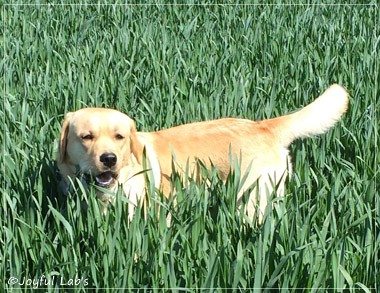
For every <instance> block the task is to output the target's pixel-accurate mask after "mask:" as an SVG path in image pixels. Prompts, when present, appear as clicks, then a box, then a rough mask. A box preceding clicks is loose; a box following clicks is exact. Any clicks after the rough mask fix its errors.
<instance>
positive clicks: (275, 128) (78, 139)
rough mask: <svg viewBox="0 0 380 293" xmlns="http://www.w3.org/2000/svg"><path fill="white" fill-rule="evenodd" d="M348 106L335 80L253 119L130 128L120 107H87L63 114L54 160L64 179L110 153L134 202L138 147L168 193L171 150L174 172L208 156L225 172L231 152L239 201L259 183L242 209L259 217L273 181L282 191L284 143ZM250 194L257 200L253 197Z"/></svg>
mask: <svg viewBox="0 0 380 293" xmlns="http://www.w3.org/2000/svg"><path fill="white" fill-rule="evenodd" d="M347 107H348V94H347V92H346V91H345V90H344V89H343V88H342V87H341V86H339V85H337V84H334V85H332V86H331V87H330V88H329V89H327V90H326V91H325V92H324V93H323V94H322V95H321V96H320V97H319V98H317V99H316V100H315V101H314V102H312V103H311V104H309V105H308V106H306V107H304V108H303V109H301V110H300V111H298V112H295V113H293V114H289V115H285V116H281V117H278V118H273V119H268V120H263V121H258V122H256V121H252V120H247V119H236V118H224V119H219V120H213V121H205V122H195V123H190V124H185V125H181V126H177V127H173V128H169V129H164V130H161V131H156V132H136V129H135V125H134V122H133V120H132V119H131V118H129V117H128V116H127V115H125V114H122V113H120V112H118V111H115V110H111V109H99V108H85V109H81V110H79V111H77V112H74V113H69V114H68V115H67V116H66V119H65V121H64V123H63V127H62V135H61V139H60V151H59V154H58V160H57V161H58V167H59V169H60V171H61V173H62V175H63V178H66V179H65V180H67V178H68V177H75V176H76V172H75V171H76V170H79V171H80V172H82V173H88V172H90V173H92V174H94V175H98V174H101V173H102V172H107V170H108V169H107V168H105V166H104V165H103V164H102V163H101V162H100V159H99V158H100V157H101V155H102V154H104V153H109V152H112V153H115V154H117V157H118V163H117V166H115V168H114V171H115V174H117V182H116V183H118V184H121V185H123V187H124V191H125V193H126V195H127V196H129V197H130V198H131V199H132V202H133V203H137V202H138V201H140V199H142V198H143V197H144V192H145V179H144V176H143V175H139V176H135V177H134V176H133V175H134V174H136V173H138V172H140V171H141V170H143V168H142V153H143V149H144V146H145V148H146V150H147V157H148V159H149V162H150V168H151V169H152V170H153V172H152V173H153V174H154V175H153V177H154V178H152V179H154V180H155V183H156V186H157V187H159V188H161V189H162V191H163V193H164V194H165V195H169V190H170V176H171V173H172V159H173V157H172V155H173V154H174V155H175V164H176V169H177V170H179V171H180V170H183V169H185V166H186V164H187V162H189V163H190V166H191V167H192V168H193V171H194V172H195V173H196V171H197V169H196V161H197V160H201V161H202V162H203V163H204V164H205V165H206V166H208V167H211V163H210V162H212V164H213V165H214V166H215V167H216V168H218V170H219V172H220V175H221V177H222V178H223V179H226V178H227V176H228V173H229V171H230V167H231V166H230V162H229V157H230V156H229V155H230V151H231V152H232V155H235V156H236V157H237V158H240V157H241V159H242V161H241V172H242V174H245V173H246V172H247V174H248V177H247V180H246V182H245V184H244V185H243V187H242V189H241V190H240V191H238V197H237V200H238V201H239V202H240V201H241V196H242V194H243V193H244V191H245V190H247V189H248V188H249V187H250V186H252V185H253V184H255V182H256V181H257V180H258V186H257V187H258V189H255V190H253V191H252V192H251V197H250V200H249V202H248V205H247V212H248V214H249V216H250V217H252V216H253V215H254V213H255V210H256V207H258V209H259V211H260V217H262V215H263V213H264V211H265V208H266V206H267V197H268V195H270V194H271V192H272V191H273V188H274V186H277V187H278V189H277V195H279V196H281V195H282V194H283V193H284V183H285V180H286V178H287V176H288V175H289V174H290V172H291V160H290V157H289V154H288V149H287V147H288V146H289V145H290V144H291V143H292V142H293V141H294V140H295V139H297V138H299V137H305V136H312V135H317V134H322V133H324V132H326V131H327V130H328V129H329V128H331V127H332V126H333V125H334V124H335V123H336V122H337V121H338V120H339V119H340V117H341V116H342V114H343V113H344V112H345V111H346V110H347ZM86 133H94V134H95V135H94V138H93V139H92V140H91V141H90V142H89V141H87V140H86V139H83V138H85V136H83V134H86ZM120 133H122V137H123V139H121V140H120V139H116V138H115V135H117V134H120ZM117 137H119V136H117ZM119 138H120V137H119ZM116 183H115V184H114V185H113V186H110V188H114V186H116ZM130 190H133V191H132V193H131V192H130ZM256 193H258V194H259V203H257V202H256V201H255V198H256ZM131 212H133V208H132V209H131Z"/></svg>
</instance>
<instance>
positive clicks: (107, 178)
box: [95, 172, 114, 187]
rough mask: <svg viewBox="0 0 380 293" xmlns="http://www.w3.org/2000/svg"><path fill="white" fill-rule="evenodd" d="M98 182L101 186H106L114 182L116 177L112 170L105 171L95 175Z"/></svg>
mask: <svg viewBox="0 0 380 293" xmlns="http://www.w3.org/2000/svg"><path fill="white" fill-rule="evenodd" d="M95 180H96V183H97V184H98V185H99V186H102V187H105V186H108V185H110V184H112V183H113V181H114V178H113V176H112V172H104V173H102V174H99V175H98V176H96V177H95Z"/></svg>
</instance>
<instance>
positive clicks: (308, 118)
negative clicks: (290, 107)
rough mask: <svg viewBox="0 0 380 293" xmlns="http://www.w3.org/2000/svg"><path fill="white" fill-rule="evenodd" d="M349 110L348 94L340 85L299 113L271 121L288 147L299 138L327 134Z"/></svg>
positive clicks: (283, 143) (334, 86)
mask: <svg viewBox="0 0 380 293" xmlns="http://www.w3.org/2000/svg"><path fill="white" fill-rule="evenodd" d="M347 108H348V93H347V92H346V90H345V89H344V88H343V87H341V86H340V85H338V84H333V85H332V86H330V87H329V88H328V89H327V90H326V91H325V92H324V93H323V94H322V95H321V96H319V97H318V98H317V99H316V100H315V101H314V102H312V103H311V104H309V105H307V106H306V107H304V108H303V109H301V110H300V111H298V112H295V113H293V114H290V115H285V116H281V117H278V118H274V119H270V120H268V122H270V123H273V124H272V125H271V126H272V129H275V131H276V132H277V134H278V135H279V136H280V137H281V141H282V145H283V146H288V145H290V144H291V143H292V141H294V140H295V139H297V138H299V137H305V136H313V135H318V134H322V133H324V132H326V131H327V130H328V129H329V128H331V127H332V126H334V124H335V123H336V122H337V121H338V120H339V119H340V117H341V116H342V115H343V114H344V112H346V110H347Z"/></svg>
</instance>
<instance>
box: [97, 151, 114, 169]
mask: <svg viewBox="0 0 380 293" xmlns="http://www.w3.org/2000/svg"><path fill="white" fill-rule="evenodd" d="M100 162H102V163H103V164H104V165H105V166H107V167H109V168H111V167H112V166H115V164H116V162H117V157H116V155H115V154H114V153H104V154H102V155H101V156H100Z"/></svg>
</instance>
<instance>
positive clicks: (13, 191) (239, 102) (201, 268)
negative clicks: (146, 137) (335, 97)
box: [0, 1, 380, 292]
mask: <svg viewBox="0 0 380 293" xmlns="http://www.w3.org/2000/svg"><path fill="white" fill-rule="evenodd" d="M330 2H331V1H330ZM373 3H375V1H373ZM377 10H378V7H376V5H375V4H372V5H340V6H334V5H297V6H291V5H290V6H289V5H288V6H284V5H257V6H254V5H251V6H249V5H233V4H231V5H198V6H193V5H183V6H181V5H177V6H169V5H168V6H163V5H150V6H148V5H140V6H132V5H130V6H123V5H71V6H69V5H64V6H53V5H42V6H37V5H30V6H26V5H18V6H16V5H8V6H3V8H2V10H1V19H2V20H3V21H2V31H3V37H2V44H3V45H2V46H1V47H2V49H1V50H2V52H3V53H4V54H3V56H4V58H3V59H2V62H1V72H2V84H3V91H2V93H3V94H2V96H3V100H4V102H3V107H2V110H0V113H1V119H2V121H3V123H1V133H0V135H1V145H2V146H3V147H2V151H3V156H2V158H1V160H2V162H1V166H2V181H1V182H2V184H1V194H2V208H1V210H0V213H1V219H2V224H1V234H2V238H1V247H2V249H1V254H0V263H1V264H2V265H1V266H0V276H1V286H0V288H4V290H12V292H19V291H22V292H29V291H31V290H32V289H34V288H42V289H43V291H44V292H45V291H46V292H57V291H58V289H61V291H60V292H64V291H75V292H84V291H88V290H93V291H95V290H96V289H97V290H98V291H99V292H103V291H108V292H114V291H116V289H115V288H118V289H117V290H118V291H122V288H125V290H128V291H133V292H136V291H138V290H137V289H141V290H140V292H171V291H172V292H253V291H255V292H272V291H274V292H276V291H277V292H301V291H304V292H343V291H344V292H375V291H376V288H378V287H379V284H380V261H379V258H378V256H379V255H380V236H379V225H380V217H379V215H380V204H379V191H378V187H379V185H378V183H379V181H376V178H378V177H379V171H378V168H377V167H378V165H379V157H378V156H376V154H377V145H378V143H379V142H378V140H377V135H378V131H379V122H378V121H377V119H376V117H377V116H378V115H379V109H380V102H379V99H378V97H379V87H378V83H377V82H378V81H379V71H380V69H379V61H378V60H379V58H378V57H379V56H378V53H377V52H378V50H379V29H378V26H379V14H378V13H377ZM376 25H377V26H376ZM333 82H338V83H340V84H342V85H344V86H345V87H346V88H347V89H348V91H349V92H350V96H351V98H350V109H349V111H348V112H347V114H346V115H345V116H344V118H343V120H342V121H341V122H340V123H339V124H338V125H337V126H336V127H335V128H334V129H332V130H331V131H329V132H328V133H327V134H326V135H323V136H320V137H317V138H309V139H304V140H298V141H296V142H295V143H294V144H293V145H292V147H291V152H292V154H293V164H294V169H295V170H294V176H293V178H292V179H290V180H289V183H288V184H287V191H286V196H285V198H284V200H283V201H281V202H278V200H276V199H273V200H274V201H276V202H278V204H276V205H275V208H274V209H273V210H272V209H268V210H267V214H266V216H265V218H264V222H263V224H262V225H259V224H258V223H257V219H253V221H248V220H247V219H246V218H245V215H244V214H242V213H241V212H239V211H237V210H236V205H235V201H234V198H235V196H236V188H237V186H238V184H239V178H238V176H235V175H231V177H230V178H229V180H228V181H227V182H226V183H225V184H224V183H223V182H221V181H220V179H219V178H218V176H217V175H216V172H215V170H204V177H205V178H208V179H209V180H210V182H211V183H210V184H209V185H207V184H206V183H205V182H200V183H197V184H196V183H194V182H190V183H189V184H188V185H183V184H182V182H181V180H180V178H178V177H175V178H173V186H176V187H177V188H178V190H180V191H179V192H177V193H176V194H174V195H173V196H174V197H175V198H176V199H177V201H178V205H177V206H174V205H173V204H172V201H170V200H165V199H163V198H162V197H161V196H160V195H159V194H157V193H155V192H154V191H151V192H149V197H150V199H149V200H150V202H151V203H154V204H155V205H159V206H161V209H160V210H159V211H157V209H155V208H154V205H151V207H150V208H149V209H148V211H147V217H146V219H144V212H143V211H142V210H138V212H137V213H136V215H135V217H134V218H133V220H132V221H131V222H130V223H128V221H127V213H128V209H127V208H126V206H125V204H124V203H123V202H124V201H125V199H123V198H122V196H120V195H117V200H116V203H115V205H114V206H113V207H112V208H110V209H109V213H108V214H107V215H106V216H102V215H101V214H100V212H99V202H98V201H97V199H96V198H95V195H94V191H93V190H89V191H85V190H83V188H81V186H80V184H78V186H77V188H76V190H75V192H73V194H71V195H69V196H68V197H67V198H66V197H64V196H63V195H62V194H61V193H60V192H59V191H58V182H59V176H58V174H57V170H56V166H55V162H54V158H55V152H56V149H57V138H58V137H59V133H60V124H61V122H62V119H63V116H64V113H66V112H67V111H72V110H76V109H79V108H81V107H84V106H105V107H113V108H117V109H119V110H121V111H124V112H126V113H128V115H129V116H131V117H133V118H134V119H135V120H136V125H137V127H138V128H139V129H140V130H144V131H148V130H156V129H160V128H165V127H170V126H173V125H178V124H181V123H185V122H192V121H199V120H206V119H213V118H220V117H227V116H232V117H244V118H251V119H256V120H259V119H264V118H269V117H273V116H276V115H280V114H285V113H288V112H290V111H294V110H296V109H298V108H300V107H301V106H303V105H306V104H307V103H309V102H310V101H312V100H313V99H314V98H315V97H317V96H318V95H319V94H320V93H321V92H322V91H323V90H324V89H326V88H327V87H328V86H329V85H330V84H331V83H333ZM204 181H206V180H204ZM82 202H86V203H87V205H88V209H87V210H86V211H85V210H83V209H82V206H83V205H82V204H81V203H82ZM169 211H170V212H171V213H172V219H173V224H172V226H171V227H167V226H166V221H165V218H166V215H167V213H168V212H169Z"/></svg>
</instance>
